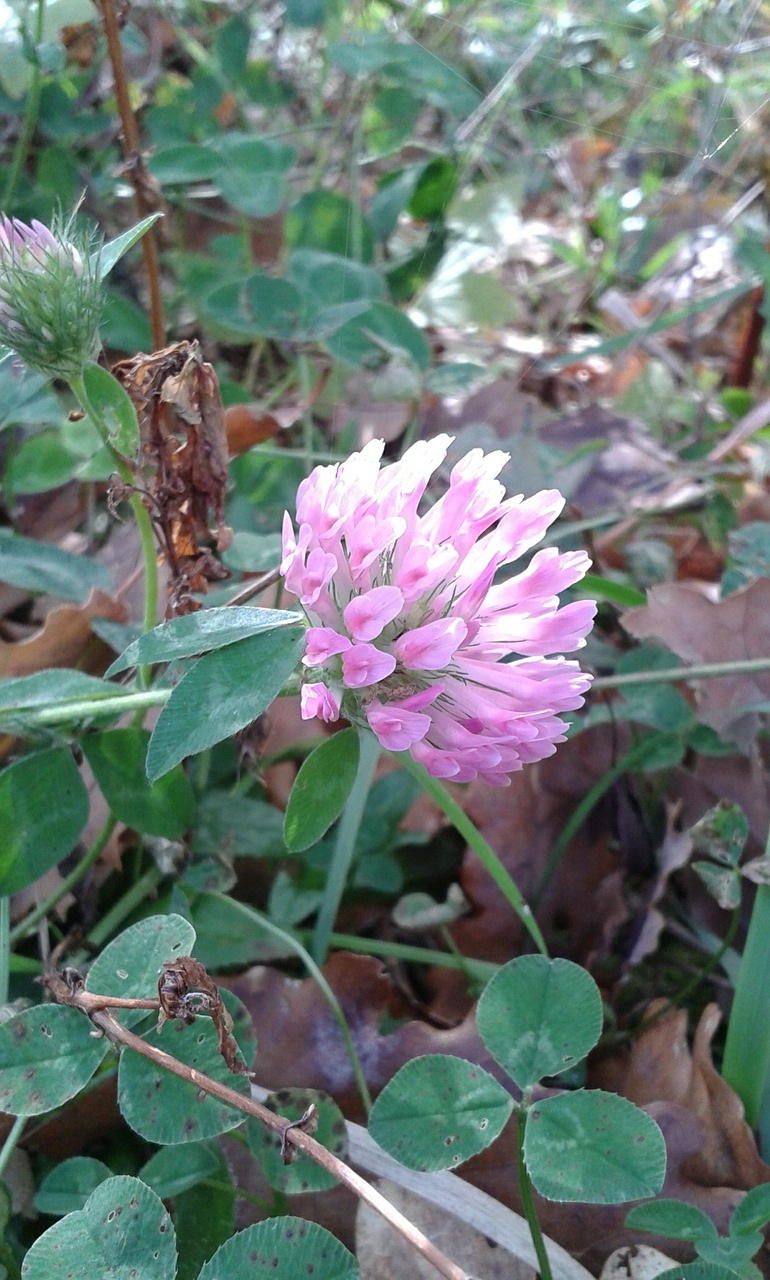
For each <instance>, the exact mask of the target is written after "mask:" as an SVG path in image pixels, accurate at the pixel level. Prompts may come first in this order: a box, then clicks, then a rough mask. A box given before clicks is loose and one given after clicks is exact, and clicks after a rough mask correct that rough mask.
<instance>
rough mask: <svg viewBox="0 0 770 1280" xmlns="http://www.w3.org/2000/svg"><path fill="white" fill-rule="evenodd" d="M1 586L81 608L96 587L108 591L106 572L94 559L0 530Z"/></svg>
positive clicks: (109, 581) (109, 585)
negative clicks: (41, 593)
mask: <svg viewBox="0 0 770 1280" xmlns="http://www.w3.org/2000/svg"><path fill="white" fill-rule="evenodd" d="M0 582H7V583H8V585H9V586H12V587H21V588H22V589H23V590H24V591H43V592H46V593H49V594H50V595H53V596H56V597H57V598H58V599H59V600H70V601H72V603H73V604H82V603H83V601H84V600H85V599H86V597H87V596H88V594H89V592H90V591H92V590H93V589H94V588H95V587H96V588H99V589H101V590H103V591H109V590H110V589H111V587H112V577H111V575H110V571H109V569H107V568H106V567H105V566H104V565H103V564H98V563H97V562H96V561H95V560H94V559H93V557H91V558H90V559H87V558H86V557H85V556H76V555H73V554H72V552H70V551H62V550H61V548H59V547H53V546H51V545H50V544H49V543H47V542H36V541H35V540H34V538H22V537H21V536H20V535H19V534H17V533H11V531H10V529H0Z"/></svg>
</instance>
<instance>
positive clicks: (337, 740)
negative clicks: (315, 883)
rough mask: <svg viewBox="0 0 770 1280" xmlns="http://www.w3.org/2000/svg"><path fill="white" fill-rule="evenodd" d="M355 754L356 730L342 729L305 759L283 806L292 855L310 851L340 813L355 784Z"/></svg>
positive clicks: (284, 832)
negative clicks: (303, 850)
mask: <svg viewBox="0 0 770 1280" xmlns="http://www.w3.org/2000/svg"><path fill="white" fill-rule="evenodd" d="M358 753H359V744H358V734H357V732H356V730H355V729H343V730H342V731H341V732H340V733H335V734H332V736H331V737H330V738H327V739H326V741H325V742H322V743H321V745H320V746H319V747H316V749H315V751H312V752H311V753H310V755H309V756H308V757H307V759H306V760H305V762H304V764H303V765H302V768H301V769H300V771H299V773H298V774H297V777H296V778H295V780H294V786H293V787H292V789H291V792H290V794H289V801H288V804H287V805H286V814H285V817H284V823H283V835H284V840H285V841H286V848H287V849H289V850H290V852H291V853H298V852H299V851H300V850H302V849H309V848H310V846H311V844H315V843H316V842H317V841H318V840H320V839H321V836H323V835H325V834H326V832H327V831H328V830H329V827H330V826H331V825H332V823H333V822H334V821H335V819H336V818H338V817H339V815H340V814H341V813H342V810H343V808H344V806H345V801H346V800H347V798H348V796H349V795H350V792H351V791H352V789H353V783H354V782H355V778H356V770H357V768H358Z"/></svg>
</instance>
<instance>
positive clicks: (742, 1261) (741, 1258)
mask: <svg viewBox="0 0 770 1280" xmlns="http://www.w3.org/2000/svg"><path fill="white" fill-rule="evenodd" d="M762 1244H763V1237H762V1234H761V1232H759V1231H751V1232H749V1233H748V1234H747V1235H745V1236H716V1237H714V1239H709V1240H699V1241H698V1243H697V1245H696V1249H697V1252H698V1255H699V1256H700V1257H701V1258H702V1259H703V1261H704V1262H710V1263H713V1265H714V1266H717V1267H726V1268H727V1270H728V1271H731V1272H732V1273H733V1274H734V1275H737V1276H740V1277H741V1280H749V1277H750V1276H752V1275H756V1274H757V1268H756V1267H754V1266H753V1264H752V1262H751V1259H752V1258H753V1257H754V1254H755V1253H758V1252H759V1250H760V1249H761V1248H762Z"/></svg>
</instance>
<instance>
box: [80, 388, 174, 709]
mask: <svg viewBox="0 0 770 1280" xmlns="http://www.w3.org/2000/svg"><path fill="white" fill-rule="evenodd" d="M70 387H71V390H72V393H73V395H74V396H75V398H76V400H77V401H78V402H79V404H80V405H81V407H82V408H83V410H84V412H85V413H86V414H87V415H88V417H89V418H90V419H91V421H92V422H93V424H94V426H95V427H96V430H97V431H98V433H99V436H100V437H101V439H102V441H103V442H104V444H106V445H107V447H108V449H109V450H110V452H111V454H112V458H113V461H114V463H115V469H116V470H117V472H118V475H119V476H120V478H121V480H123V482H124V483H125V484H126V485H127V486H128V488H129V489H130V490H133V489H134V483H135V481H134V474H133V472H132V470H131V467H130V466H129V464H128V462H126V459H125V458H123V457H122V456H121V455H120V454H119V453H118V451H117V450H116V449H114V448H113V447H112V444H111V443H110V433H109V429H108V427H107V424H106V423H105V422H104V420H103V418H102V416H101V414H100V412H99V410H98V409H97V407H96V406H95V405H94V404H93V403H92V402H91V400H90V399H89V396H88V392H87V391H86V387H85V382H84V381H83V377H82V375H79V376H78V377H75V378H73V379H72V381H71V383H70ZM129 504H130V506H131V510H132V512H133V514H134V519H135V520H136V527H137V529H138V531H139V542H140V545H141V550H142V560H143V562H144V616H143V619H142V630H143V631H151V630H152V628H153V627H154V626H155V619H156V616H157V612H158V561H157V557H156V554H155V539H154V537H153V532H152V521H151V520H150V516H149V512H148V511H147V508H146V507H145V505H144V503H143V502H142V500H141V498H140V497H139V494H138V493H134V492H132V493H131V497H130V498H129ZM137 680H138V683H139V687H140V688H142V689H146V688H147V686H148V685H149V683H150V668H149V667H146V666H145V667H139V668H138V670H137Z"/></svg>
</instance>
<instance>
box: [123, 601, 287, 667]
mask: <svg viewBox="0 0 770 1280" xmlns="http://www.w3.org/2000/svg"><path fill="white" fill-rule="evenodd" d="M301 621H302V617H301V614H299V613H291V612H289V611H288V610H286V609H248V608H246V607H245V606H244V607H243V608H238V609H229V608H221V609H202V610H200V612H198V613H188V614H185V616H184V617H183V618H172V619H171V621H170V622H162V623H161V624H160V626H159V627H154V628H153V630H152V631H147V632H145V634H144V635H142V636H139V638H138V639H137V640H135V641H134V642H133V643H132V644H130V645H129V646H128V648H127V649H126V650H125V651H124V652H123V653H122V654H121V655H120V657H119V658H116V659H115V661H114V662H113V664H112V666H111V667H110V668H109V670H108V673H107V674H108V675H111V676H112V675H116V674H117V673H118V672H119V671H126V670H127V669H128V668H129V667H136V666H138V665H139V664H140V663H148V664H150V663H153V662H174V661H176V660H178V659H179V658H192V657H195V655H196V654H199V653H209V652H211V651H212V650H214V649H222V648H224V647H225V646H226V645H229V644H235V642H236V641H237V640H244V639H245V638H246V637H247V636H256V635H260V634H261V633H262V632H264V631H275V630H277V629H278V628H279V627H291V626H295V625H296V624H297V623H298V622H301Z"/></svg>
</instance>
